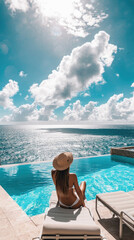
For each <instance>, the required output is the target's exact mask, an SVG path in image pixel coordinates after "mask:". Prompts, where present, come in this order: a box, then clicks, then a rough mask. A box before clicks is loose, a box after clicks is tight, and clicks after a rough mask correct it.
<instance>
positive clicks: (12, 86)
mask: <svg viewBox="0 0 134 240" xmlns="http://www.w3.org/2000/svg"><path fill="white" fill-rule="evenodd" d="M18 91H19V87H18V83H17V82H16V81H13V80H12V79H10V80H9V83H8V84H7V85H5V87H4V88H3V89H2V91H0V106H2V107H4V108H5V109H7V108H8V109H14V108H15V106H14V104H13V99H12V97H13V96H14V95H15V94H16V93H17V92H18Z"/></svg>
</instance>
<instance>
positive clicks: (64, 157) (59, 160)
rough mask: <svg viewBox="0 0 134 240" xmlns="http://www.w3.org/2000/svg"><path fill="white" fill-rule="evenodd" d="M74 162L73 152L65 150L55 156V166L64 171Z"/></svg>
mask: <svg viewBox="0 0 134 240" xmlns="http://www.w3.org/2000/svg"><path fill="white" fill-rule="evenodd" d="M72 162H73V154H72V153H71V152H64V153H61V154H59V155H58V156H56V157H55V158H54V160H53V167H54V168H55V169H56V170H59V171H62V170H65V169H67V168H69V166H70V165H71V163H72Z"/></svg>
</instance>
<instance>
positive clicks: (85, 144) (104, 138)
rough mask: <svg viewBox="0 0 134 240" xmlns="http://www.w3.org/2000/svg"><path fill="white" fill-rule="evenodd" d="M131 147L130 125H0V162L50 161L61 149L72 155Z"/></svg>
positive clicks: (133, 142) (133, 140)
mask: <svg viewBox="0 0 134 240" xmlns="http://www.w3.org/2000/svg"><path fill="white" fill-rule="evenodd" d="M124 146H125V147H126V146H134V125H99V126H95V125H91V126H47V125H16V126H15V125H11V126H9V125H0V164H1V165H4V164H13V163H15V164H16V163H30V162H35V161H36V162H40V161H52V160H53V158H54V157H55V156H56V155H57V154H59V153H61V152H66V151H67V152H68V151H69V152H72V153H73V156H74V158H79V157H87V156H97V155H104V154H110V149H111V147H124Z"/></svg>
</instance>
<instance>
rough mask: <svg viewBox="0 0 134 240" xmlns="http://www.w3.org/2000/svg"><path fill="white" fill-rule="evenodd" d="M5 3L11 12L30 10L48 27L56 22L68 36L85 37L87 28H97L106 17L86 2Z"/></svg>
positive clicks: (32, 0) (27, 0) (35, 0)
mask: <svg viewBox="0 0 134 240" xmlns="http://www.w3.org/2000/svg"><path fill="white" fill-rule="evenodd" d="M86 2H87V4H86ZM5 3H6V4H7V5H8V6H9V8H10V9H11V10H12V12H15V11H17V10H19V11H22V12H26V11H28V10H29V9H30V10H31V13H34V16H35V17H36V18H40V21H41V22H42V24H43V25H46V26H48V27H50V26H53V25H54V24H55V20H56V23H57V24H58V25H60V26H62V27H63V28H64V29H65V30H66V31H67V32H68V33H69V34H72V35H75V36H79V37H86V36H87V35H88V34H89V32H88V31H89V27H98V26H99V24H100V23H101V22H102V21H103V20H104V19H105V18H107V17H108V14H106V13H104V12H101V10H100V8H99V7H98V8H97V6H96V3H94V2H90V4H89V3H88V1H86V0H85V1H81V0H55V1H54V0H5ZM87 29H88V31H87ZM54 34H55V33H54Z"/></svg>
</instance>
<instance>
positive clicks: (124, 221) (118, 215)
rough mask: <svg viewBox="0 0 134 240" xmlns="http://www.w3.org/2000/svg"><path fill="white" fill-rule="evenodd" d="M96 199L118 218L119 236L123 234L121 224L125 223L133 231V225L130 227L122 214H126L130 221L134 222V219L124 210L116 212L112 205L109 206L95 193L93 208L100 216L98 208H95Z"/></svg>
mask: <svg viewBox="0 0 134 240" xmlns="http://www.w3.org/2000/svg"><path fill="white" fill-rule="evenodd" d="M98 201H100V202H101V203H102V204H103V205H104V206H105V207H107V208H108V209H109V210H110V211H111V212H113V216H114V215H116V216H117V217H118V218H119V220H120V224H119V238H120V239H122V236H123V224H124V223H125V224H126V225H127V226H128V227H129V228H130V229H131V230H132V231H134V227H132V226H131V225H130V224H129V223H128V222H127V221H126V220H125V219H124V215H125V216H127V217H128V218H129V219H130V220H131V221H133V222H134V219H133V218H132V217H131V216H130V215H128V214H127V213H126V212H124V211H121V213H120V214H118V213H117V212H116V211H115V210H114V209H113V208H112V207H110V206H109V205H108V204H106V203H105V202H104V201H103V200H102V199H100V198H99V196H98V195H96V201H95V210H96V212H97V214H98V216H99V218H101V217H100V214H99V212H98V208H97V203H98Z"/></svg>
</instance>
